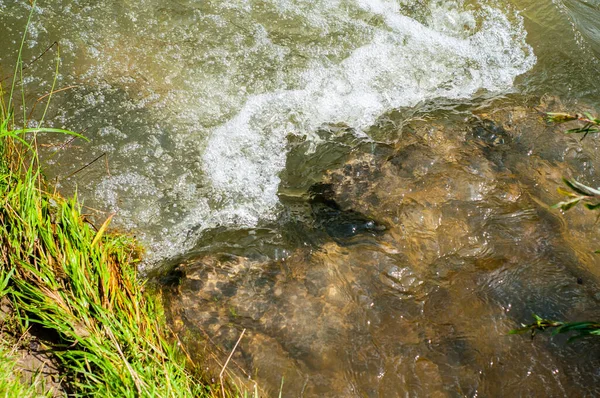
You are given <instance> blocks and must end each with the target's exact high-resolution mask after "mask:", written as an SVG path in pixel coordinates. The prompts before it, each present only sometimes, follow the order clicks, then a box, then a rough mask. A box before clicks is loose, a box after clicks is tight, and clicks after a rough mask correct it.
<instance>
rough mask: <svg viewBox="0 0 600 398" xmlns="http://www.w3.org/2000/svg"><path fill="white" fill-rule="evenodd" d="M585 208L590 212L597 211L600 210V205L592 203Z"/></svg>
mask: <svg viewBox="0 0 600 398" xmlns="http://www.w3.org/2000/svg"><path fill="white" fill-rule="evenodd" d="M585 207H586V208H587V209H588V210H596V209H600V203H596V204H591V203H586V204H585Z"/></svg>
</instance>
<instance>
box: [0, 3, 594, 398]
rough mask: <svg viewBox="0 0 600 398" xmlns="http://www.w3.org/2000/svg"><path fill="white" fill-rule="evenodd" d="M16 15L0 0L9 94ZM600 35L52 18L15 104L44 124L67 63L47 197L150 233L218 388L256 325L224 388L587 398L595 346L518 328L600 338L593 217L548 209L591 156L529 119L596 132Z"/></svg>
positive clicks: (458, 12) (513, 7) (190, 345)
mask: <svg viewBox="0 0 600 398" xmlns="http://www.w3.org/2000/svg"><path fill="white" fill-rule="evenodd" d="M28 11H29V5H28V3H26V2H16V1H8V0H0V22H1V23H2V26H3V30H2V32H3V33H2V35H1V36H0V44H1V45H2V48H3V49H8V51H4V52H2V53H1V54H0V72H1V73H0V79H4V80H3V81H2V85H3V87H7V84H8V83H9V82H10V81H11V80H10V76H11V73H12V70H13V66H14V59H15V57H16V51H17V48H18V43H19V41H20V35H21V32H22V30H23V27H24V26H25V23H26V22H25V21H26V17H27V14H28ZM599 21H600V3H598V1H591V0H588V1H579V0H569V1H550V0H544V1H508V0H503V1H500V0H498V1H491V0H490V1H475V0H473V1H391V0H344V1H342V0H340V1H313V2H305V1H288V0H277V1H272V2H262V1H253V0H252V1H237V0H236V1H193V0H190V1H168V0H143V1H136V2H132V1H119V2H116V1H115V2H113V1H109V2H102V3H90V2H87V1H81V0H79V1H73V2H66V1H55V2H52V3H49V2H39V3H37V7H36V9H35V11H34V15H33V22H32V26H31V30H30V35H29V36H28V38H27V40H26V42H25V48H24V59H25V60H26V68H25V71H24V72H25V73H24V81H23V85H24V86H25V88H26V100H27V102H28V103H29V104H30V108H31V104H33V103H35V101H36V99H37V98H38V97H40V96H42V95H44V94H46V93H47V92H48V91H49V90H50V88H51V86H52V82H53V71H54V65H53V57H55V56H56V48H57V47H56V46H52V47H51V48H50V50H48V51H47V52H45V53H44V50H46V49H47V48H48V47H49V46H51V44H52V43H53V42H54V41H56V42H57V43H58V44H59V45H60V55H61V66H60V73H59V75H58V76H57V78H56V88H57V89H64V91H60V92H57V93H56V94H55V95H54V97H53V102H52V104H51V105H50V107H49V109H48V115H47V118H46V120H47V123H48V124H49V125H53V126H55V127H63V126H64V127H68V128H72V129H74V130H77V131H82V132H83V133H84V134H85V135H86V136H88V137H89V138H90V142H89V143H84V142H81V141H79V140H76V141H73V142H70V141H67V138H64V137H56V136H48V137H42V141H41V144H42V151H43V154H42V155H43V159H44V162H45V163H46V170H47V172H48V176H49V178H51V179H56V180H57V181H58V185H59V187H60V188H61V189H62V190H63V191H64V192H66V193H69V192H72V191H73V190H74V189H75V188H76V187H77V190H78V192H79V196H80V197H81V198H82V199H83V200H84V203H85V205H86V206H87V207H88V211H89V213H90V214H91V216H92V217H96V219H97V220H98V221H99V222H101V221H102V220H104V218H105V217H106V216H107V214H109V213H111V212H116V213H117V215H116V217H115V225H116V226H117V227H119V228H121V229H126V230H130V231H133V233H135V234H137V235H138V236H139V238H140V239H141V240H142V241H143V242H144V243H145V245H146V246H147V247H148V256H147V262H146V264H145V268H144V269H145V271H147V272H148V273H149V274H150V275H151V276H153V277H156V278H157V279H158V280H159V281H161V282H162V283H164V286H165V295H166V298H167V299H168V300H167V301H168V308H169V312H170V316H171V319H172V324H173V327H174V328H175V329H176V330H178V331H179V332H180V334H181V336H182V337H181V338H182V339H183V340H184V341H185V343H186V348H187V351H188V352H189V353H190V354H191V355H192V356H193V357H194V358H200V357H205V356H206V357H207V358H208V366H213V367H214V369H216V371H217V373H218V371H220V366H222V363H223V361H224V360H225V359H226V358H227V356H228V355H229V353H230V351H231V349H232V348H233V346H234V344H235V343H236V341H237V340H238V338H239V336H240V334H241V333H242V331H243V330H244V329H245V330H246V331H245V333H244V338H243V339H242V340H241V341H240V346H239V347H238V349H237V350H236V352H235V354H234V356H233V362H232V363H230V364H229V366H228V369H229V371H230V372H231V376H232V377H233V378H234V379H237V380H238V381H240V382H242V381H245V382H247V383H248V386H252V383H254V382H257V383H258V385H259V386H260V389H261V391H263V395H266V396H277V395H278V394H279V391H280V390H281V391H282V396H286V397H287V396H306V397H321V396H331V397H339V396H344V397H346V396H349V397H351V396H360V397H363V396H369V397H370V396H380V397H394V396H415V397H416V396H419V397H420V396H439V397H444V396H452V397H453V396H569V397H571V396H596V395H598V393H599V391H598V389H599V387H598V386H599V385H600V384H599V383H598V381H599V378H600V375H599V370H598V369H600V363H598V362H599V359H598V358H600V356H599V355H598V354H599V352H598V351H599V345H598V343H597V342H596V341H594V340H582V341H577V342H575V343H572V344H566V338H565V337H562V336H557V337H554V338H550V337H549V336H544V335H540V336H537V337H536V339H534V340H533V341H531V340H530V339H529V338H528V337H527V336H508V335H507V332H508V331H509V330H511V329H513V328H515V327H518V326H519V325H520V324H521V323H524V322H530V321H531V319H532V317H531V314H532V313H536V314H538V315H541V316H544V317H548V318H555V319H565V320H582V319H598V318H599V317H600V314H599V311H598V309H597V308H598V305H597V304H598V300H600V295H599V294H598V293H599V292H600V290H599V289H598V283H599V279H598V277H599V276H600V275H599V271H598V269H599V268H598V266H599V264H598V259H597V257H596V255H594V254H593V251H594V250H596V249H598V248H600V239H599V237H598V235H597V230H596V220H595V216H594V215H593V214H590V213H589V212H586V211H584V210H583V209H573V210H571V211H570V212H568V213H567V214H561V213H560V212H558V211H556V210H551V209H550V208H549V206H550V205H551V204H553V203H556V202H557V201H559V200H560V199H561V198H560V195H559V194H557V193H556V187H557V186H559V185H560V184H561V177H562V176H568V177H573V176H575V177H577V178H578V179H579V180H581V181H582V182H584V183H587V184H590V185H593V186H598V185H600V178H599V174H598V170H597V168H598V165H599V164H600V163H599V159H598V155H597V154H598V153H599V152H598V148H597V146H598V140H597V138H595V137H588V138H586V140H584V141H582V142H580V141H579V140H578V138H577V137H573V136H564V135H563V134H562V130H563V129H562V128H560V127H558V128H557V127H554V126H548V125H546V124H545V123H544V122H543V120H542V119H541V117H540V114H539V111H560V110H565V109H569V110H576V111H582V110H591V111H594V110H595V111H596V112H598V111H600V109H599V108H600V101H599V99H598V98H600V97H599V93H598V87H597V82H598V81H599V78H600V63H599V57H600V37H599V35H600V33H599V32H600V22H599ZM40 54H44V55H43V56H41V57H40V58H39V59H38V58H37V57H38V56H39V55H40ZM33 60H35V61H33ZM31 61H33V62H31ZM5 76H6V77H5ZM17 87H20V84H19V85H17ZM558 98H561V99H562V100H563V101H564V102H565V104H562V103H561V102H560V100H558ZM43 108H44V107H43V106H42V104H38V105H37V106H36V109H35V110H34V111H33V113H32V115H34V116H35V115H40V114H41V112H42V110H43ZM95 159H98V160H96V161H94V160H95ZM86 165H87V166H86ZM84 166H85V167H84ZM82 167H84V168H83V169H82ZM80 169H81V171H78V170H80ZM207 352H210V354H207ZM248 378H250V380H248ZM282 381H283V388H282V387H281V385H282Z"/></svg>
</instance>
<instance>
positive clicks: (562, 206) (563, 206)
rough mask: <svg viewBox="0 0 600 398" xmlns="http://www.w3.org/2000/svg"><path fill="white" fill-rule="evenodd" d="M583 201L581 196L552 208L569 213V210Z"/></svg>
mask: <svg viewBox="0 0 600 398" xmlns="http://www.w3.org/2000/svg"><path fill="white" fill-rule="evenodd" d="M582 199H583V198H582V197H581V196H579V197H577V198H575V199H571V200H567V201H564V202H559V203H557V204H555V205H553V206H551V208H552V209H561V210H562V211H568V210H569V209H571V208H573V207H574V206H576V205H577V204H578V203H579V202H581V200H582Z"/></svg>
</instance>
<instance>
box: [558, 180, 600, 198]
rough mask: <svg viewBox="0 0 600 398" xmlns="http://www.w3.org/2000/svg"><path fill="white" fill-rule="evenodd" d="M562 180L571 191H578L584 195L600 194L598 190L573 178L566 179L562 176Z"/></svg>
mask: <svg viewBox="0 0 600 398" xmlns="http://www.w3.org/2000/svg"><path fill="white" fill-rule="evenodd" d="M563 182H564V183H565V184H566V185H567V186H568V187H569V188H571V189H572V190H573V191H575V192H577V193H580V194H582V195H585V196H600V191H599V190H597V189H595V188H592V187H589V186H587V185H584V184H582V183H580V182H577V181H575V180H567V179H566V178H563Z"/></svg>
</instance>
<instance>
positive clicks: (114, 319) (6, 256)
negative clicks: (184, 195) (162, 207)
mask: <svg viewBox="0 0 600 398" xmlns="http://www.w3.org/2000/svg"><path fill="white" fill-rule="evenodd" d="M2 116H3V120H2V122H1V126H2V127H1V130H0V280H1V281H3V283H2V286H0V287H2V295H4V296H5V297H7V298H8V299H9V300H8V301H9V303H10V305H11V307H12V308H13V309H14V314H13V316H14V319H15V320H16V322H13V324H16V325H17V327H16V329H20V330H21V331H25V330H28V329H30V328H32V327H33V328H34V329H35V330H37V331H38V333H41V334H43V335H44V336H46V337H47V339H48V344H50V345H51V348H52V352H53V355H54V356H55V357H56V359H57V360H58V363H59V366H60V369H61V378H62V380H63V386H64V388H65V389H66V390H67V391H68V392H69V393H73V394H75V395H80V396H87V395H92V394H93V395H99V396H115V397H128V396H132V397H133V396H148V397H187V396H208V395H210V390H209V389H208V388H207V387H205V386H203V385H202V384H201V383H199V382H198V381H197V380H196V379H195V378H194V377H193V376H192V375H191V374H190V372H189V371H188V370H186V367H185V365H186V360H185V358H184V357H183V356H182V353H181V351H180V350H179V349H178V348H177V345H176V344H174V343H173V336H169V334H168V329H167V327H166V325H165V323H164V314H163V311H162V309H161V306H160V303H159V300H157V299H155V298H153V297H152V296H151V295H150V294H148V292H147V291H146V289H145V286H144V284H143V282H140V281H139V280H138V278H137V275H136V263H137V262H138V259H139V250H138V248H137V247H136V244H135V242H134V241H132V240H131V239H130V238H129V237H127V236H124V235H118V234H111V233H107V227H108V224H109V222H110V219H108V220H107V221H106V222H105V223H104V225H102V226H101V227H99V228H97V229H95V228H94V227H93V226H92V225H91V224H90V223H88V222H86V221H85V219H84V217H83V216H82V213H81V208H80V205H79V204H78V202H77V199H76V198H75V197H74V198H71V199H65V198H63V197H61V196H60V195H58V194H56V193H54V192H52V191H50V190H49V189H48V186H47V185H45V184H44V181H43V179H42V177H41V176H40V170H39V168H38V167H37V166H36V164H37V161H36V159H37V155H36V152H35V149H34V148H33V147H31V146H26V145H24V144H22V143H21V141H18V142H17V141H16V140H17V139H23V138H24V136H23V135H22V133H23V132H22V131H18V130H14V129H13V130H11V129H10V120H9V113H4V114H3V115H2ZM13 332H18V330H17V331H15V330H13ZM2 371H3V369H0V373H1V372H2ZM4 372H5V373H7V372H8V373H10V372H11V369H10V366H8V367H7V370H4ZM0 377H2V375H0ZM5 377H6V375H5ZM19 395H21V394H19Z"/></svg>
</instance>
